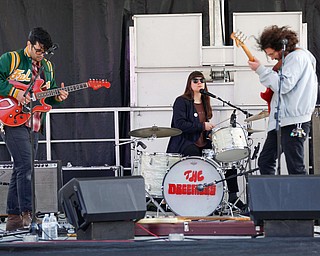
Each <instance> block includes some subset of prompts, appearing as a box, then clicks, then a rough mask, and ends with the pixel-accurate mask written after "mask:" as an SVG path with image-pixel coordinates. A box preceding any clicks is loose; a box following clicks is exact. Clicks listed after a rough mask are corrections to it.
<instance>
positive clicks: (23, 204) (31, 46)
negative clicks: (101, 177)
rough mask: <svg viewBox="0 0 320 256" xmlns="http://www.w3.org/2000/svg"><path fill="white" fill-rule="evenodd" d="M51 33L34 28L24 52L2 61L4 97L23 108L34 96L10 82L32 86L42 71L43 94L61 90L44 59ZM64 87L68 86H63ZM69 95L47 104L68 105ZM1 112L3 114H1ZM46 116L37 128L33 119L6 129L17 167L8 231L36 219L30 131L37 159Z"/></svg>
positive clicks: (41, 116)
mask: <svg viewBox="0 0 320 256" xmlns="http://www.w3.org/2000/svg"><path fill="white" fill-rule="evenodd" d="M52 45H53V44H52V41H51V37H50V35H49V33H48V32H47V31H46V30H44V29H43V28H40V27H38V28H34V29H32V30H31V32H30V33H29V36H28V41H27V45H26V47H25V48H24V49H20V50H17V51H12V52H7V53H4V54H3V55H2V56H1V57H0V95H1V96H3V97H9V98H10V97H11V98H13V99H15V100H16V101H17V102H18V103H20V104H24V105H26V104H28V103H29V102H30V95H29V94H28V95H26V96H24V93H25V92H24V91H23V90H21V89H17V88H15V87H14V86H13V85H12V84H10V83H9V80H15V81H18V82H20V83H23V84H26V85H28V84H29V83H30V82H31V81H33V79H34V78H35V77H36V74H37V73H38V70H39V69H40V67H41V66H42V67H43V71H42V72H41V73H40V78H41V79H43V80H44V83H43V85H42V87H41V88H42V90H46V89H53V88H58V86H57V84H56V82H55V79H54V71H53V68H52V63H51V62H50V61H49V60H46V59H45V58H44V56H45V52H46V51H47V50H48V49H49V48H50V47H52ZM61 87H62V88H63V87H64V84H63V83H61ZM67 97H68V92H66V91H64V90H61V91H60V94H59V95H57V96H55V97H49V98H47V99H46V102H47V103H48V104H50V105H52V104H56V103H59V102H62V101H64V100H65V99H66V98H67ZM0 111H1V110H0ZM44 118H45V114H44V113H40V112H35V113H34V115H33V127H31V122H30V119H29V120H28V121H27V122H26V123H24V124H22V125H20V126H15V127H11V126H8V125H6V126H4V129H3V130H4V132H3V133H2V137H3V139H4V141H5V143H6V146H7V149H8V151H9V152H10V154H11V157H12V159H13V163H14V167H13V173H12V177H11V180H10V185H9V190H8V197H7V213H8V218H7V223H6V230H7V231H13V230H17V229H21V228H23V227H28V226H29V225H30V223H31V216H32V213H31V211H32V198H31V197H32V195H31V193H32V192H31V180H30V177H31V148H32V147H31V144H30V131H31V129H33V131H34V133H33V134H34V144H35V145H34V149H35V155H36V150H37V145H38V132H39V130H40V128H41V125H42V124H43V123H44Z"/></svg>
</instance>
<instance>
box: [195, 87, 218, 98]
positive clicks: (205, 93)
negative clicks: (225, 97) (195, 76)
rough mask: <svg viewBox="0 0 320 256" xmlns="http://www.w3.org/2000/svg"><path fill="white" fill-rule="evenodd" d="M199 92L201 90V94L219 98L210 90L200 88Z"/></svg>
mask: <svg viewBox="0 0 320 256" xmlns="http://www.w3.org/2000/svg"><path fill="white" fill-rule="evenodd" d="M199 92H200V93H201V94H204V95H208V96H210V97H212V98H217V96H216V95H214V94H212V93H210V92H207V91H206V90H205V89H200V91H199Z"/></svg>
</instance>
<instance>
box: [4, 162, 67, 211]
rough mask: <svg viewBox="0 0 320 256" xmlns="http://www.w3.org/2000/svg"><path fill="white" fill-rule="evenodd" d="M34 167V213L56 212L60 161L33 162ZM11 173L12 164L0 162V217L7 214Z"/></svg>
mask: <svg viewBox="0 0 320 256" xmlns="http://www.w3.org/2000/svg"><path fill="white" fill-rule="evenodd" d="M34 167H35V168H34V171H35V173H34V175H35V196H36V202H35V205H36V212H41V213H50V212H58V190H59V187H61V185H60V182H59V181H60V178H59V177H60V172H61V161H59V160H58V161H35V164H34ZM12 171H13V163H12V162H7V161H5V162H0V215H6V214H7V213H6V207H7V194H8V189H9V183H10V178H11V174H12Z"/></svg>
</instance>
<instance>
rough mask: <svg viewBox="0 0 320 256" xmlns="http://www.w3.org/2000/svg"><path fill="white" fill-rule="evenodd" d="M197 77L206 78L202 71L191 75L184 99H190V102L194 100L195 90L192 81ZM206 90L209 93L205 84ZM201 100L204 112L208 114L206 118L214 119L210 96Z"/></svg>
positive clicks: (205, 96) (202, 97) (204, 96)
mask: <svg viewBox="0 0 320 256" xmlns="http://www.w3.org/2000/svg"><path fill="white" fill-rule="evenodd" d="M195 77H202V78H204V75H203V74H202V73H201V72H200V71H193V72H192V73H190V75H189V77H188V80H187V85H186V89H185V91H184V94H183V97H185V98H187V99H189V100H193V90H192V88H191V81H192V79H193V78H195ZM204 90H205V91H206V92H207V91H208V87H207V83H206V82H204ZM201 99H202V104H203V107H204V110H205V112H206V117H207V119H208V120H209V119H211V118H212V107H211V104H210V97H209V96H208V95H203V94H202V95H201Z"/></svg>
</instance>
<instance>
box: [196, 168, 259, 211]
mask: <svg viewBox="0 0 320 256" xmlns="http://www.w3.org/2000/svg"><path fill="white" fill-rule="evenodd" d="M257 170H259V168H255V169H252V170H248V171H242V172H239V173H237V174H234V175H230V176H229V177H227V178H223V179H220V180H214V181H213V182H210V183H202V184H199V185H198V186H197V189H198V190H199V191H202V190H204V189H205V188H206V187H210V186H214V185H216V184H218V183H220V182H226V181H227V180H229V179H232V178H236V177H238V176H243V175H245V176H247V175H248V174H249V173H253V172H255V171H257ZM226 192H227V190H226ZM242 193H244V191H242V192H241V194H242ZM241 194H240V195H239V196H238V198H237V200H236V201H235V202H232V203H231V202H229V201H228V199H227V198H226V197H224V198H223V200H222V202H221V204H220V205H219V207H218V208H217V209H216V210H215V212H216V214H218V215H220V216H222V215H231V216H232V217H233V216H234V212H238V213H241V210H242V209H240V208H239V207H237V203H238V202H239V201H240V197H241Z"/></svg>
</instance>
